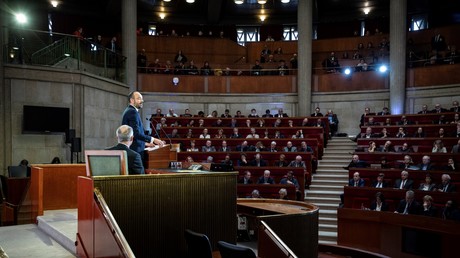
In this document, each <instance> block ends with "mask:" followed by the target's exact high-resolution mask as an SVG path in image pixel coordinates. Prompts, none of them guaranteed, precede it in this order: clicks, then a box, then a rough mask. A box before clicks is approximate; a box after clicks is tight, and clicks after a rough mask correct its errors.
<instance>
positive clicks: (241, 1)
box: [235, 0, 244, 4]
mask: <svg viewBox="0 0 460 258" xmlns="http://www.w3.org/2000/svg"><path fill="white" fill-rule="evenodd" d="M243 3H244V0H235V4H243Z"/></svg>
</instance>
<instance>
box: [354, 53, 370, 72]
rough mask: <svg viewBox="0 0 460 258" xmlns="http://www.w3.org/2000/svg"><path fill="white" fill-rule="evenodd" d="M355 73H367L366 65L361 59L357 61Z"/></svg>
mask: <svg viewBox="0 0 460 258" xmlns="http://www.w3.org/2000/svg"><path fill="white" fill-rule="evenodd" d="M353 57H354V55H353ZM355 71H356V72H365V71H367V63H366V61H365V60H364V59H363V58H361V59H359V63H358V64H357V65H356V68H355Z"/></svg>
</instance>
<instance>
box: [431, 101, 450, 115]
mask: <svg viewBox="0 0 460 258" xmlns="http://www.w3.org/2000/svg"><path fill="white" fill-rule="evenodd" d="M445 112H447V109H445V108H443V107H441V104H439V103H438V104H436V105H434V109H433V110H431V113H435V114H440V113H445Z"/></svg>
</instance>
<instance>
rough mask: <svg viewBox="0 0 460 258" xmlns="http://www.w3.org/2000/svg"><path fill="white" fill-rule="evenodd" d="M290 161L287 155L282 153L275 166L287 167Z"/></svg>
mask: <svg viewBox="0 0 460 258" xmlns="http://www.w3.org/2000/svg"><path fill="white" fill-rule="evenodd" d="M287 166H289V162H287V160H286V155H284V154H280V159H279V160H277V161H275V167H287Z"/></svg>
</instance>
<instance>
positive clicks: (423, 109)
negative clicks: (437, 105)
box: [417, 105, 430, 114]
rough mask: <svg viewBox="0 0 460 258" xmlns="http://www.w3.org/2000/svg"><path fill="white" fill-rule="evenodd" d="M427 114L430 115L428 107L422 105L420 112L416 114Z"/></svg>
mask: <svg viewBox="0 0 460 258" xmlns="http://www.w3.org/2000/svg"><path fill="white" fill-rule="evenodd" d="M428 113H430V111H429V110H428V106H427V105H423V106H422V110H420V111H419V112H418V113H417V114H428Z"/></svg>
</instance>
